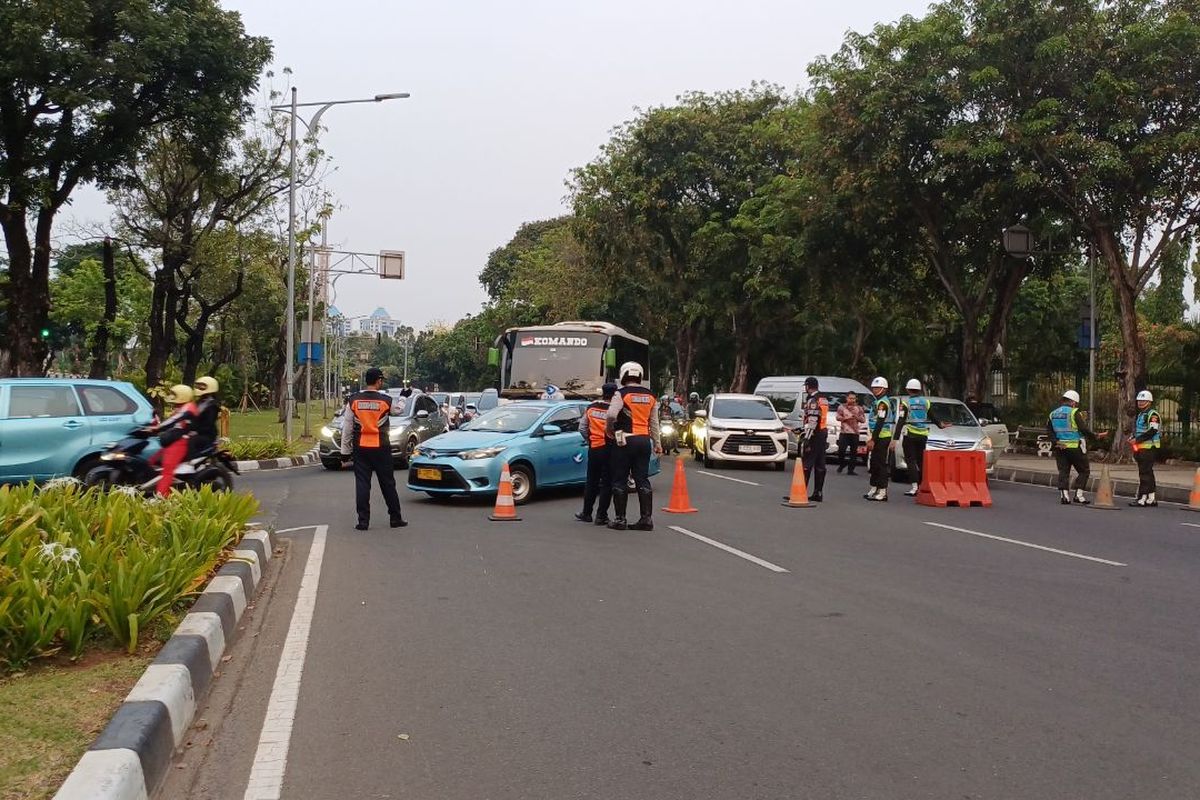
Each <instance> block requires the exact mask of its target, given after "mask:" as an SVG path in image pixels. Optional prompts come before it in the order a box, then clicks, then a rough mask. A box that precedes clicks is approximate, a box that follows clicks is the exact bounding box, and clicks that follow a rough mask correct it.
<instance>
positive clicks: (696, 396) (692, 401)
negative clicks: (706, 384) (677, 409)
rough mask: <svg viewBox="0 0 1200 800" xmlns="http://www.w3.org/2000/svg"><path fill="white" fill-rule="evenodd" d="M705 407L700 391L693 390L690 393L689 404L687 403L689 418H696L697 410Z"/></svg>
mask: <svg viewBox="0 0 1200 800" xmlns="http://www.w3.org/2000/svg"><path fill="white" fill-rule="evenodd" d="M703 407H704V404H703V403H701V402H700V393H699V392H692V393H691V394H689V395H688V404H687V415H688V419H695V418H696V412H697V411H699V410H700V409H701V408H703Z"/></svg>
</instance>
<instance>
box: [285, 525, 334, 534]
mask: <svg viewBox="0 0 1200 800" xmlns="http://www.w3.org/2000/svg"><path fill="white" fill-rule="evenodd" d="M320 527H322V526H320V525H300V526H299V527H296V528H279V529H278V530H276V531H275V532H276V533H292V532H293V531H307V530H310V529H312V528H320ZM325 527H326V528H328V526H325Z"/></svg>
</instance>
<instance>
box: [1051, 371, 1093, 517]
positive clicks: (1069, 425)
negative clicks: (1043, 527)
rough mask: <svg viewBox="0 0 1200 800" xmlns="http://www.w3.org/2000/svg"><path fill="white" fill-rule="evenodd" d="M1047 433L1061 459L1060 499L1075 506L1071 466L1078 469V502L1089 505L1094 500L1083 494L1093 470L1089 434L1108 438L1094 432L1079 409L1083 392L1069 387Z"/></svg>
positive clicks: (1059, 471)
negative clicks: (1089, 459)
mask: <svg viewBox="0 0 1200 800" xmlns="http://www.w3.org/2000/svg"><path fill="white" fill-rule="evenodd" d="M1046 433H1047V434H1049V436H1050V441H1052V442H1054V460H1055V461H1056V462H1058V491H1059V502H1061V503H1062V504H1063V505H1064V506H1069V505H1071V491H1070V489H1071V468H1072V467H1074V468H1075V473H1076V474H1075V498H1074V499H1075V502H1076V503H1079V504H1081V505H1085V506H1086V505H1087V504H1088V503H1090V502H1091V501H1090V500H1088V499H1087V495H1085V494H1084V493H1083V487H1084V486H1087V482H1088V477H1089V476H1090V475H1091V473H1092V468H1091V465H1090V464H1088V457H1087V451H1086V449H1085V448H1084V439H1085V438H1086V437H1095V438H1100V439H1102V438H1104V437H1105V436H1107V435H1108V434H1107V433H1101V434H1094V433H1092V431H1091V430H1090V429H1089V428H1088V426H1087V421H1086V420H1085V419H1084V415H1083V414H1082V413H1080V410H1079V392H1077V391H1075V390H1074V389H1068V390H1067V391H1065V392H1063V396H1062V402H1061V403H1060V405H1059V406H1058V408H1056V409H1054V410H1053V411H1051V412H1050V420H1049V422H1047V423H1046Z"/></svg>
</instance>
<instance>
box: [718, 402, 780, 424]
mask: <svg viewBox="0 0 1200 800" xmlns="http://www.w3.org/2000/svg"><path fill="white" fill-rule="evenodd" d="M712 415H713V416H714V417H716V418H717V419H770V420H777V419H779V417H777V416H776V415H775V409H774V408H772V407H771V404H770V403H768V402H767V401H766V400H760V399H758V398H750V397H736V398H735V397H729V398H718V399H717V400H714V401H713V411H712Z"/></svg>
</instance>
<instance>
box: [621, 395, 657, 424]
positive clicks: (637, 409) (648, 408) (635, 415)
mask: <svg viewBox="0 0 1200 800" xmlns="http://www.w3.org/2000/svg"><path fill="white" fill-rule="evenodd" d="M621 403H622V405H623V406H624V412H625V413H626V414H628V415H629V418H628V419H629V430H628V431H627V433H630V434H632V435H633V436H649V435H650V418H651V417H653V416H654V414H655V412H656V411H657V408H658V398H657V397H655V396H654V393H653V392H651V391H650V390H649V389H647V388H646V387H645V386H624V387H622V388H621Z"/></svg>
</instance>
